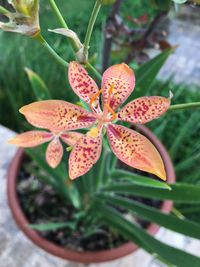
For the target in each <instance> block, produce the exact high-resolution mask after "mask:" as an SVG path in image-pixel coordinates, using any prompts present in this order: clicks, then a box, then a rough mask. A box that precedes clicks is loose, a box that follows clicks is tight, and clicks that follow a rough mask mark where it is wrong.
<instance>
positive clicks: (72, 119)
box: [20, 100, 96, 131]
mask: <svg viewBox="0 0 200 267" xmlns="http://www.w3.org/2000/svg"><path fill="white" fill-rule="evenodd" d="M20 112H21V113H22V114H23V115H24V116H25V117H26V119H27V120H28V122H29V123H30V124H32V125H34V126H36V127H39V128H45V129H49V130H51V131H64V130H74V129H81V128H87V127H90V126H92V125H93V124H94V123H95V121H96V118H95V117H94V115H93V114H92V113H91V112H88V111H86V110H84V109H82V108H81V107H79V106H76V105H74V104H71V103H69V102H66V101H62V100H45V101H39V102H34V103H32V104H29V105H26V106H24V107H22V108H21V109H20Z"/></svg>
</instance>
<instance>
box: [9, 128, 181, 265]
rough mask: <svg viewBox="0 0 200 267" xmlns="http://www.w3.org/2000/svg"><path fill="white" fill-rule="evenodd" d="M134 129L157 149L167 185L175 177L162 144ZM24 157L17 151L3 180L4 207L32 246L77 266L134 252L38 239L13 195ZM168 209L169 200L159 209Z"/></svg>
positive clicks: (129, 244) (146, 131)
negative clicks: (77, 247)
mask: <svg viewBox="0 0 200 267" xmlns="http://www.w3.org/2000/svg"><path fill="white" fill-rule="evenodd" d="M136 127H137V130H139V132H140V133H142V134H143V135H144V136H146V137H147V138H148V139H149V140H150V141H151V142H152V143H153V144H154V146H155V147H156V148H157V150H158V151H159V153H160V155H161V157H162V159H163V162H164V165H165V170H166V174H167V181H168V182H169V183H174V182H175V180H176V178H175V172H174V168H173V164H172V162H171V159H170V157H169V155H168V153H167V151H166V149H165V147H164V146H163V144H162V143H161V142H160V141H159V140H158V138H157V137H156V136H155V135H154V134H153V133H152V132H151V131H150V130H149V129H148V128H146V127H145V126H142V125H137V126H136ZM24 155H25V153H24V149H22V148H19V149H18V150H17V152H16V154H15V156H14V158H13V160H12V161H11V164H10V166H9V170H8V179H7V194H8V204H9V206H10V209H11V212H12V215H13V217H14V219H15V222H16V223H17V225H18V227H19V228H20V229H21V230H22V231H23V233H24V234H25V235H26V236H27V237H29V239H30V240H31V241H32V242H33V243H35V244H36V245H37V246H39V247H40V248H42V249H44V250H45V251H46V252H48V253H50V254H53V255H54V256H57V257H60V258H62V259H66V260H69V261H74V262H79V263H101V262H106V261H111V260H115V259H118V258H121V257H123V256H126V255H128V254H130V253H132V252H134V251H136V250H137V249H138V246H137V245H136V244H134V243H132V242H127V243H125V244H123V245H120V246H119V247H116V248H112V249H108V250H102V251H98V252H78V251H75V250H71V249H68V248H63V247H61V246H59V245H56V244H54V243H52V242H50V241H48V240H46V239H45V238H43V237H42V236H40V235H39V234H38V233H37V232H36V231H35V230H33V229H30V228H29V227H28V226H27V225H28V224H29V222H28V219H27V218H26V216H25V214H24V213H23V210H22V209H21V206H20V203H19V199H18V196H17V192H16V185H17V174H18V172H19V169H20V166H21V163H22V162H23V158H24ZM172 206H173V204H172V201H168V200H167V201H163V202H162V205H161V208H160V210H161V211H163V212H165V213H169V212H170V211H171V209H172ZM159 228H160V226H158V225H156V224H153V223H152V224H150V225H149V227H148V228H147V232H148V233H150V234H152V235H155V234H156V233H157V231H158V230H159Z"/></svg>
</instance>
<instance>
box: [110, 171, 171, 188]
mask: <svg viewBox="0 0 200 267" xmlns="http://www.w3.org/2000/svg"><path fill="white" fill-rule="evenodd" d="M110 175H111V177H112V178H116V179H117V178H123V179H129V180H130V181H131V183H132V184H136V185H141V186H147V187H154V188H162V189H168V190H171V187H170V186H169V185H168V184H167V183H165V182H160V181H157V180H154V179H151V178H147V177H144V176H140V175H137V174H134V173H131V172H128V171H124V170H114V171H112V172H111V174H110Z"/></svg>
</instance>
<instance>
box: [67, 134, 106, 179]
mask: <svg viewBox="0 0 200 267" xmlns="http://www.w3.org/2000/svg"><path fill="white" fill-rule="evenodd" d="M101 148H102V140H101V137H97V138H93V137H90V136H84V137H82V138H81V139H79V140H78V142H77V143H76V145H75V146H74V148H73V150H72V152H71V154H70V157H69V177H70V179H72V180H73V179H75V178H77V177H79V176H82V175H84V174H85V173H87V172H88V171H89V170H90V169H91V168H92V166H93V165H94V164H95V163H96V162H97V160H98V159H99V157H100V154H101Z"/></svg>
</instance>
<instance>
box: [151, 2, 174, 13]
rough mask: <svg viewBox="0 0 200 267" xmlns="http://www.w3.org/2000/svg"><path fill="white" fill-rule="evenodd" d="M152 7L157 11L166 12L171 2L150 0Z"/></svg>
mask: <svg viewBox="0 0 200 267" xmlns="http://www.w3.org/2000/svg"><path fill="white" fill-rule="evenodd" d="M151 2H152V3H153V5H154V7H156V8H157V9H159V10H163V11H168V10H169V9H170V7H171V0H151Z"/></svg>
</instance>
